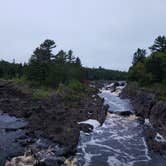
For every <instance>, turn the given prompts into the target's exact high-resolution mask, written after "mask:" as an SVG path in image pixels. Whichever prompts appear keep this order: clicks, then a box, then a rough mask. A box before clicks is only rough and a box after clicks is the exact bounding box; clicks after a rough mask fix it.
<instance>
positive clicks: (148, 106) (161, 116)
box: [120, 83, 166, 154]
mask: <svg viewBox="0 0 166 166" xmlns="http://www.w3.org/2000/svg"><path fill="white" fill-rule="evenodd" d="M120 96H121V98H129V99H131V103H132V105H133V109H134V111H135V114H136V115H137V116H139V117H140V118H142V120H143V121H144V122H145V123H147V122H148V125H149V127H147V128H145V135H146V141H147V143H148V145H149V148H150V149H152V150H153V151H156V152H159V153H161V154H163V153H165V152H166V101H164V100H160V97H159V94H156V93H154V92H153V91H150V90H146V89H143V88H139V87H138V85H137V83H128V84H127V86H126V87H125V88H124V89H123V91H122V93H121V95H120Z"/></svg>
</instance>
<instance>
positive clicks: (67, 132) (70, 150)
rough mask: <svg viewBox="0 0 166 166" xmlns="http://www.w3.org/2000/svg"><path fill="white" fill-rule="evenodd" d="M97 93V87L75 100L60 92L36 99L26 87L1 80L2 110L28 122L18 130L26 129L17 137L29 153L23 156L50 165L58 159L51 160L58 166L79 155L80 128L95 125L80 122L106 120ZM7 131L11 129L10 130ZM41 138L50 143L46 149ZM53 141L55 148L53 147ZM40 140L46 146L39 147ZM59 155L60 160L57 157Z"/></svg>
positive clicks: (0, 98) (89, 128)
mask: <svg viewBox="0 0 166 166" xmlns="http://www.w3.org/2000/svg"><path fill="white" fill-rule="evenodd" d="M97 93H98V91H96V90H93V91H92V92H88V94H87V95H86V96H85V97H82V98H81V99H74V100H71V99H64V96H63V95H60V94H58V93H57V94H54V95H52V96H51V97H50V98H47V99H40V100H39V99H38V100H36V99H33V98H32V96H31V94H30V93H25V92H24V91H23V90H22V88H20V87H19V86H17V85H14V84H13V83H12V82H8V81H0V111H1V112H2V113H8V114H9V115H10V116H15V117H17V118H24V120H25V121H26V122H27V125H26V126H24V127H22V128H17V129H16V130H23V132H24V134H23V135H22V136H20V137H18V138H17V139H16V140H14V141H15V142H18V143H19V144H21V146H23V147H24V152H26V154H25V155H24V153H23V152H20V153H19V155H21V154H22V155H21V156H22V158H24V160H25V159H27V157H29V158H30V156H31V161H32V160H35V162H36V161H38V163H40V162H42V163H44V162H45V164H46V165H47V163H49V162H50V160H53V159H54V162H53V161H51V162H50V163H53V165H54V166H55V165H56V164H57V165H58V163H61V164H62V162H64V160H65V159H64V157H65V158H67V157H70V156H72V155H73V154H75V152H76V148H77V144H78V141H79V136H80V131H81V130H83V131H85V132H88V131H91V130H92V128H93V127H92V126H91V125H86V124H81V123H78V122H81V121H85V120H88V119H95V120H97V121H98V122H100V124H102V123H103V122H104V120H105V117H106V111H107V108H106V107H105V106H104V105H103V101H102V99H101V98H100V97H99V96H98V95H97ZM8 130H10V129H8ZM5 131H6V132H7V129H5ZM41 141H45V142H46V143H45V144H44V145H46V146H45V148H42V146H44V145H43V143H41ZM49 141H50V142H51V144H52V147H51V146H49V145H50V143H48V142H49ZM39 142H40V143H41V144H42V145H40V146H39ZM37 146H39V147H37ZM53 147H55V148H53ZM27 149H28V150H27ZM55 149H56V150H55ZM11 150H12V149H11ZM27 151H28V155H27ZM29 151H30V152H29ZM2 152H3V151H2ZM17 155H18V154H16V155H13V154H12V155H11V156H8V157H7V158H6V159H9V160H11V158H12V157H17ZM55 155H56V159H55V158H53V156H55ZM22 158H21V157H20V158H19V157H18V158H14V159H13V161H12V162H13V163H14V162H16V161H15V160H18V161H21V160H23V159H22ZM29 158H28V159H29ZM32 158H33V159H32ZM28 159H27V160H28ZM29 160H30V159H29ZM0 162H1V163H2V162H4V160H3V161H0ZM12 162H11V163H12ZM33 162H34V161H33ZM11 163H10V162H8V163H7V164H8V165H10V164H11ZM33 164H34V163H33ZM11 165H12V164H11ZM13 165H14V164H13ZM48 165H49V164H48Z"/></svg>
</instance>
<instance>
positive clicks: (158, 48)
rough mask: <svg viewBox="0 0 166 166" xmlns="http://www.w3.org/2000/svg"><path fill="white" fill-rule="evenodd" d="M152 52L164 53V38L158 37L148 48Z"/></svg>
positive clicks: (165, 43) (165, 40)
mask: <svg viewBox="0 0 166 166" xmlns="http://www.w3.org/2000/svg"><path fill="white" fill-rule="evenodd" d="M149 49H150V50H151V51H152V52H165V53H166V37H165V36H158V37H157V38H156V39H155V41H154V44H153V45H152V46H151V47H149Z"/></svg>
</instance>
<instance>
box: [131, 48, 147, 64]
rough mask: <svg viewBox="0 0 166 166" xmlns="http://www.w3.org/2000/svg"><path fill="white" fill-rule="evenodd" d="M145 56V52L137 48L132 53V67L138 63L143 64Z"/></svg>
mask: <svg viewBox="0 0 166 166" xmlns="http://www.w3.org/2000/svg"><path fill="white" fill-rule="evenodd" d="M145 56H146V50H144V49H140V48H138V49H137V51H136V52H135V53H134V57H133V62H132V63H133V65H136V64H137V63H138V62H144V60H145Z"/></svg>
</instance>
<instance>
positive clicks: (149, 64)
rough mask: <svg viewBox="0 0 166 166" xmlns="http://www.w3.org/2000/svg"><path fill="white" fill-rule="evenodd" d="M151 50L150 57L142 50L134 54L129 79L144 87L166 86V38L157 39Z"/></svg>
mask: <svg viewBox="0 0 166 166" xmlns="http://www.w3.org/2000/svg"><path fill="white" fill-rule="evenodd" d="M149 49H150V51H151V53H150V55H148V56H147V51H146V50H144V49H140V48H138V49H137V51H136V52H135V53H134V57H133V63H132V64H133V65H132V66H131V67H130V69H129V72H128V78H129V80H130V81H137V82H139V83H140V84H141V85H143V86H148V85H152V84H162V85H165V86H166V37H165V36H159V37H157V38H156V39H155V41H154V44H153V45H152V46H151V47H149Z"/></svg>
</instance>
